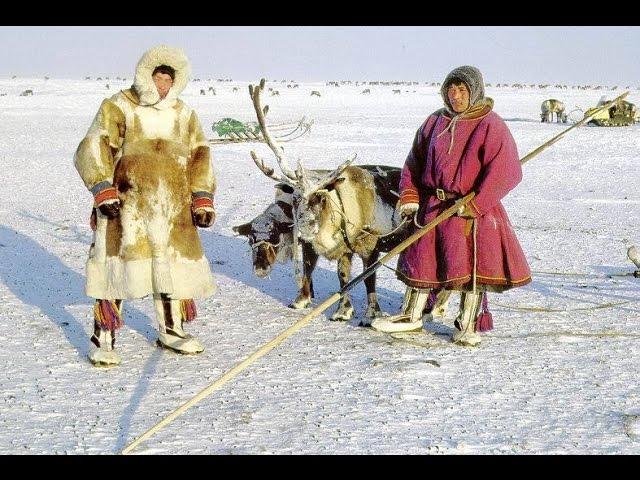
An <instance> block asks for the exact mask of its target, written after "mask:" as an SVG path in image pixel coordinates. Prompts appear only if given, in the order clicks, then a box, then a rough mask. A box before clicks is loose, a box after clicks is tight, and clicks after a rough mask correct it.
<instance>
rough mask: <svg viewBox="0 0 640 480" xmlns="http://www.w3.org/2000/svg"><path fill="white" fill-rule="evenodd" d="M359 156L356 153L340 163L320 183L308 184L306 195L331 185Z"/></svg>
mask: <svg viewBox="0 0 640 480" xmlns="http://www.w3.org/2000/svg"><path fill="white" fill-rule="evenodd" d="M357 156H358V154H357V153H354V154H353V157H352V158H350V159H348V160H346V161H345V162H343V163H342V164H340V165H339V166H338V168H336V169H335V170H334V171H332V172H331V173H329V174H328V175H327V176H326V177H324V178H323V179H321V180H320V181H319V182H318V183H316V184H315V185H313V186H308V187H307V188H305V189H304V197H305V198H307V199H308V198H309V197H311V195H313V194H314V193H316V192H317V191H318V190H321V189H323V188H325V187H326V186H327V185H330V184H331V183H333V182H334V181H335V180H336V179H337V178H338V177H339V176H340V175H341V174H342V172H344V170H345V168H347V167H348V166H349V165H351V163H352V162H353V161H354V160H355V159H356V157H357ZM300 165H302V164H300Z"/></svg>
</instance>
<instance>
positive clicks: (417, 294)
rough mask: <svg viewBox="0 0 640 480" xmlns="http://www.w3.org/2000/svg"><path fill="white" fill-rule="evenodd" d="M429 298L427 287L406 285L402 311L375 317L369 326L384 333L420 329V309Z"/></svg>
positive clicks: (421, 309)
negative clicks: (387, 315) (396, 313)
mask: <svg viewBox="0 0 640 480" xmlns="http://www.w3.org/2000/svg"><path fill="white" fill-rule="evenodd" d="M428 298H429V289H428V288H427V289H424V288H413V287H407V290H406V291H405V293H404V301H403V302H402V313H401V314H399V315H391V316H389V317H381V318H376V319H375V320H373V321H372V322H371V327H373V328H374V329H376V330H378V331H380V332H386V333H392V332H412V331H418V330H422V311H423V310H424V306H425V305H426V303H427V299H428Z"/></svg>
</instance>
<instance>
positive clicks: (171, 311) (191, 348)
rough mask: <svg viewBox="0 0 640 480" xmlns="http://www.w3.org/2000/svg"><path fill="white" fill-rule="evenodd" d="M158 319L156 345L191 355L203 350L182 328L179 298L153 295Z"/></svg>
mask: <svg viewBox="0 0 640 480" xmlns="http://www.w3.org/2000/svg"><path fill="white" fill-rule="evenodd" d="M153 303H154V305H155V307H156V318H157V320H158V331H159V332H160V333H159V335H158V345H159V346H161V347H163V348H168V349H169V350H173V351H174V352H177V353H184V354H187V355H193V354H196V353H201V352H203V351H204V347H203V346H202V344H201V343H200V342H199V341H198V340H197V339H196V338H195V337H193V335H190V334H188V333H186V332H185V331H184V330H183V328H182V324H183V320H182V312H181V309H180V300H171V299H169V298H168V297H167V296H166V295H154V297H153Z"/></svg>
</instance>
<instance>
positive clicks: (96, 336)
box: [89, 326, 122, 367]
mask: <svg viewBox="0 0 640 480" xmlns="http://www.w3.org/2000/svg"><path fill="white" fill-rule="evenodd" d="M91 343H93V345H92V346H91V350H90V351H89V360H90V361H91V363H93V365H94V366H96V367H115V366H116V365H120V362H122V358H120V355H118V353H117V352H116V351H115V350H114V346H115V343H116V337H115V333H114V332H112V331H111V330H102V329H100V327H99V326H95V327H94V332H93V336H92V337H91Z"/></svg>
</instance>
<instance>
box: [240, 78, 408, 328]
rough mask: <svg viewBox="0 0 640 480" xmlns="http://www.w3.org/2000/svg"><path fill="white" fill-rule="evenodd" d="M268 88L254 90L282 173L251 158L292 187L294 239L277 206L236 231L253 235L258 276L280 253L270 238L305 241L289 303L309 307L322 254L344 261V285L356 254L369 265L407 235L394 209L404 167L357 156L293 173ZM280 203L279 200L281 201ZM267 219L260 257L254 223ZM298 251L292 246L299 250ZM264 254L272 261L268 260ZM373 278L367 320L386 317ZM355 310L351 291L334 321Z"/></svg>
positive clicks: (341, 272)
mask: <svg viewBox="0 0 640 480" xmlns="http://www.w3.org/2000/svg"><path fill="white" fill-rule="evenodd" d="M263 89H264V81H261V82H260V86H259V87H256V88H254V87H253V86H250V87H249V91H250V94H251V97H252V99H253V104H254V108H255V111H256V115H257V117H258V123H259V124H260V128H261V129H262V132H263V136H264V139H265V142H266V144H267V145H268V146H269V148H270V149H271V151H272V152H273V154H274V155H275V157H276V160H277V163H278V165H279V167H280V170H281V171H282V175H277V174H275V173H274V170H273V169H272V168H269V167H267V166H266V165H265V163H264V161H262V160H261V159H259V158H258V157H257V156H256V154H255V152H251V156H252V158H253V161H254V162H255V164H256V165H257V166H258V168H259V169H260V170H261V171H262V172H263V173H264V174H265V175H266V176H268V177H269V178H271V179H273V180H276V181H277V182H278V185H279V188H280V189H283V188H286V190H287V192H290V195H291V202H292V208H291V213H290V218H291V219H292V228H291V236H290V237H287V234H288V226H283V224H282V223H281V222H277V221H275V219H274V220H269V219H271V218H275V217H274V216H273V208H272V207H273V205H270V206H269V207H268V208H267V209H266V210H265V211H264V212H263V213H262V214H261V215H259V216H258V217H256V218H255V219H254V220H252V221H251V222H249V223H248V224H244V225H240V226H238V227H235V228H234V231H236V232H237V233H239V234H246V236H248V237H249V239H250V243H252V250H253V251H254V271H256V274H258V271H257V270H256V265H259V266H258V268H259V271H260V272H261V273H263V272H265V271H267V270H266V269H265V267H264V266H262V265H265V264H267V263H269V259H272V262H271V264H270V265H272V264H273V263H275V261H276V259H277V257H278V252H277V251H276V250H275V249H272V248H271V247H270V246H269V245H267V242H270V243H273V242H276V243H277V244H278V247H279V248H282V247H283V244H282V243H281V242H282V241H283V240H286V239H287V238H290V241H291V242H292V243H294V242H296V241H297V240H298V239H299V241H300V243H301V246H302V257H303V278H302V286H301V288H300V292H299V294H298V296H297V298H296V299H295V301H294V302H293V303H292V304H291V305H290V306H291V307H292V308H305V307H307V306H309V305H310V303H311V298H312V297H313V285H312V280H311V275H312V273H313V270H314V268H315V266H316V263H317V261H318V258H319V256H323V257H325V258H327V259H329V260H337V261H338V278H339V281H340V286H341V287H342V286H344V285H345V284H346V283H347V282H348V281H349V278H350V275H351V260H352V257H353V255H354V254H356V255H358V256H359V257H360V258H361V259H362V262H363V265H364V268H365V269H366V268H368V267H369V266H370V265H372V264H373V263H375V262H376V261H377V260H378V258H379V256H380V252H384V251H389V250H390V249H391V248H393V247H394V246H396V245H397V244H398V243H400V241H402V239H403V238H405V236H406V234H407V231H406V230H407V229H405V228H404V226H405V224H402V225H401V224H400V218H399V215H397V213H396V212H395V204H396V202H397V200H398V194H397V193H396V191H397V189H398V185H399V183H400V169H399V168H397V167H387V166H380V165H367V166H362V167H356V166H350V164H351V162H352V161H353V160H354V159H355V157H354V158H352V159H350V160H347V161H346V162H344V163H343V164H342V165H340V166H339V167H338V168H336V169H335V170H333V171H328V172H327V171H314V170H306V169H305V168H304V166H303V164H302V162H301V161H299V162H298V167H297V168H296V170H295V171H294V170H292V169H291V168H290V167H289V165H288V163H287V161H286V159H285V157H284V152H283V150H282V148H281V147H280V146H279V145H278V144H277V143H276V142H275V141H274V139H273V137H272V136H271V135H270V134H269V131H268V129H267V126H266V122H265V114H266V112H267V111H268V107H265V108H264V109H263V108H262V106H261V103H260V93H261V92H262V90H263ZM277 204H278V202H277V201H276V202H275V205H277ZM278 208H279V209H280V210H281V211H283V212H284V211H285V210H286V208H285V207H283V206H282V205H280V206H279V207H278ZM264 221H267V223H268V222H269V221H271V225H272V229H271V235H270V237H269V238H270V240H267V241H265V242H262V243H261V245H260V246H261V247H264V249H263V250H262V254H263V257H262V258H261V259H258V257H260V250H259V248H258V247H256V248H253V245H255V244H256V242H257V241H259V240H257V239H258V237H256V236H255V233H257V228H256V227H257V225H259V224H261V222H264ZM252 225H253V226H252ZM252 234H253V235H254V236H253V240H252V237H251V235H252ZM265 238H266V237H265ZM295 248H296V247H295V246H294V250H295ZM265 257H266V258H267V262H265V261H264V258H265ZM284 257H285V255H280V258H284ZM375 281H376V278H375V274H373V275H371V276H369V277H368V278H367V279H366V280H365V286H366V290H367V301H368V307H367V311H366V314H365V315H366V317H368V318H373V317H376V316H380V315H381V314H382V312H381V310H380V306H379V305H378V301H377V295H376V292H375ZM353 314H354V309H353V306H352V305H351V300H350V297H349V296H348V295H347V294H345V295H344V296H343V297H342V300H341V302H340V305H339V306H338V309H337V310H336V312H335V313H334V314H333V315H332V317H331V319H332V320H349V319H351V318H352V317H353Z"/></svg>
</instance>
